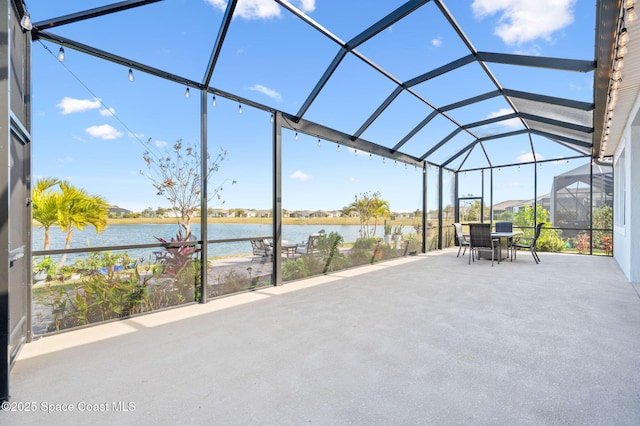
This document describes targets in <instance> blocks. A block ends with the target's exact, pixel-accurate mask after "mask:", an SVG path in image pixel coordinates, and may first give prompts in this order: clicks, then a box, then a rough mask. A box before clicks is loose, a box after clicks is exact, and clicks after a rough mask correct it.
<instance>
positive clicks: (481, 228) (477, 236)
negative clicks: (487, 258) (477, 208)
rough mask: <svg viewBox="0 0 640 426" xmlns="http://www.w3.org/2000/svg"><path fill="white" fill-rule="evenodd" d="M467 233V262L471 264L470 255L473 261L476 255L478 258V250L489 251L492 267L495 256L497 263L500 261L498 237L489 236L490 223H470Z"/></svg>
mask: <svg viewBox="0 0 640 426" xmlns="http://www.w3.org/2000/svg"><path fill="white" fill-rule="evenodd" d="M469 234H470V241H469V264H471V258H472V257H473V261H474V262H475V258H476V256H477V257H478V258H480V252H490V253H491V266H492V267H493V261H494V259H495V258H497V259H498V263H500V253H499V251H500V238H493V237H492V236H491V224H490V223H470V224H469ZM496 249H497V250H496ZM496 252H497V253H496Z"/></svg>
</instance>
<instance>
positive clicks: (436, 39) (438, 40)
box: [431, 36, 442, 47]
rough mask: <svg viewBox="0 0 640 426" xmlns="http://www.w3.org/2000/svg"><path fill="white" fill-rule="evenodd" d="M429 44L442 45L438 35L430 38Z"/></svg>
mask: <svg viewBox="0 0 640 426" xmlns="http://www.w3.org/2000/svg"><path fill="white" fill-rule="evenodd" d="M431 44H432V45H433V46H435V47H440V46H442V37H440V36H438V37H436V38H434V39H433V40H431Z"/></svg>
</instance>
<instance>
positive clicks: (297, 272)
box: [282, 256, 310, 281]
mask: <svg viewBox="0 0 640 426" xmlns="http://www.w3.org/2000/svg"><path fill="white" fill-rule="evenodd" d="M305 257H310V256H305ZM305 257H299V258H297V259H295V260H292V259H288V260H286V261H284V262H282V279H283V280H284V281H290V280H297V279H300V278H306V277H308V276H309V269H307V264H306V262H305Z"/></svg>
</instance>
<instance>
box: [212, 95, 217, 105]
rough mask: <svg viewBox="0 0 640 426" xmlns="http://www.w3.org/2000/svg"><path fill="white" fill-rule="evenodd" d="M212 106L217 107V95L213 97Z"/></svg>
mask: <svg viewBox="0 0 640 426" xmlns="http://www.w3.org/2000/svg"><path fill="white" fill-rule="evenodd" d="M211 106H216V95H213V99H212V100H211Z"/></svg>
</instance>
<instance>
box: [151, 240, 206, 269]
mask: <svg viewBox="0 0 640 426" xmlns="http://www.w3.org/2000/svg"><path fill="white" fill-rule="evenodd" d="M155 238H156V240H158V241H160V242H161V243H163V244H162V247H164V249H165V251H164V252H161V253H156V261H157V262H159V263H162V264H163V265H165V270H164V273H165V274H168V275H171V276H176V275H177V274H178V273H179V272H180V271H182V270H183V269H184V267H185V266H187V265H190V264H191V263H192V262H193V260H194V255H195V254H196V253H198V252H200V251H202V249H201V248H196V241H195V240H193V239H192V237H191V232H188V233H187V235H185V236H184V237H183V236H182V230H179V231H178V234H177V235H176V237H175V238H171V241H167V240H165V239H163V238H159V237H155ZM184 242H191V243H193V244H180V243H184Z"/></svg>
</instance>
